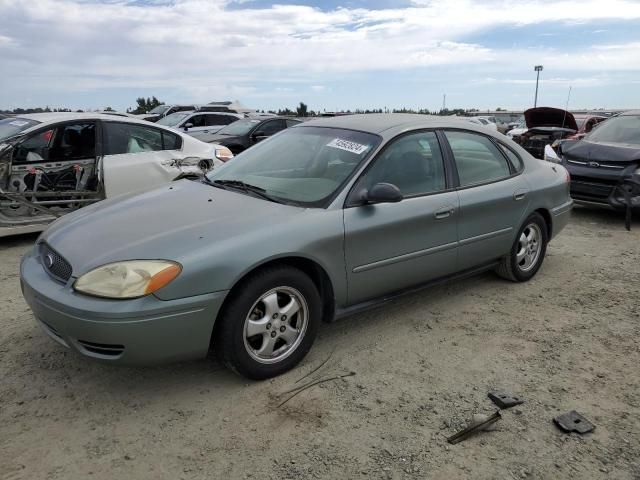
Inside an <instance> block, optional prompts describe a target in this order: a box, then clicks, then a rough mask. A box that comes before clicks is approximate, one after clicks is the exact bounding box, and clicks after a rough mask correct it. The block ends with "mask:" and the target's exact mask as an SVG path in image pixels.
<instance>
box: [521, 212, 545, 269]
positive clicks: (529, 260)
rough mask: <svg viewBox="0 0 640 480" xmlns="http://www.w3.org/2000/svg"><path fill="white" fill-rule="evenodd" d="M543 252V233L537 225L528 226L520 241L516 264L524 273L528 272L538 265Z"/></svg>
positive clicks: (523, 231)
mask: <svg viewBox="0 0 640 480" xmlns="http://www.w3.org/2000/svg"><path fill="white" fill-rule="evenodd" d="M541 251H542V232H541V231H540V227H539V226H538V225H536V224H535V223H530V224H529V225H527V226H526V227H525V228H524V229H523V230H522V233H521V234H520V238H519V239H518V252H517V253H516V263H517V264H518V268H519V269H520V270H521V271H523V272H528V271H529V270H531V269H532V268H534V267H535V265H536V264H537V263H538V258H540V252H541Z"/></svg>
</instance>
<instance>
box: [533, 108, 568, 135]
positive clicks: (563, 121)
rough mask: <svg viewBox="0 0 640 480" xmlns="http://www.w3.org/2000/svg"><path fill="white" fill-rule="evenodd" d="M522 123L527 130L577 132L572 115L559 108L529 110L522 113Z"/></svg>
mask: <svg viewBox="0 0 640 480" xmlns="http://www.w3.org/2000/svg"><path fill="white" fill-rule="evenodd" d="M524 121H525V122H526V124H527V128H529V129H539V128H540V127H542V128H548V127H555V128H562V129H569V130H573V131H576V130H578V124H577V123H576V119H575V117H574V116H573V114H572V113H571V112H567V111H566V110H562V109H561V108H551V107H538V108H530V109H529V110H527V111H526V112H524Z"/></svg>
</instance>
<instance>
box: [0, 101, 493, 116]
mask: <svg viewBox="0 0 640 480" xmlns="http://www.w3.org/2000/svg"><path fill="white" fill-rule="evenodd" d="M159 105H164V102H162V101H160V100H158V98H157V97H155V96H152V97H146V98H145V97H138V98H136V106H135V107H133V108H127V113H132V114H142V113H148V112H150V111H151V110H153V109H154V108H156V107H158V106H159ZM502 110H503V109H501V108H497V109H496V112H499V111H502ZM72 111H75V112H78V113H82V112H83V111H84V110H71V109H69V108H53V109H52V108H49V107H48V106H47V107H44V108H41V107H37V108H14V109H13V110H0V113H7V114H14V115H20V114H27V113H48V112H72ZM102 111H106V112H113V111H114V110H113V109H112V108H111V107H106V108H105V109H104V110H102ZM257 112H259V113H272V114H274V115H282V116H291V117H318V116H322V115H327V114H347V115H348V114H354V113H355V114H357V113H361V114H362V113H417V114H421V115H447V116H448V115H460V116H464V115H469V114H471V113H475V112H479V110H478V109H477V108H453V109H448V108H443V109H440V110H437V111H436V110H429V109H428V108H419V109H414V108H405V107H403V108H392V109H389V108H387V107H384V108H373V109H369V108H367V109H360V108H357V109H355V110H340V111H335V112H327V111H326V110H322V111H320V110H317V111H316V110H309V107H308V106H307V104H305V103H304V102H300V104H299V105H298V106H297V107H296V108H295V109H290V108H289V107H285V108H280V109H278V110H266V111H265V110H257Z"/></svg>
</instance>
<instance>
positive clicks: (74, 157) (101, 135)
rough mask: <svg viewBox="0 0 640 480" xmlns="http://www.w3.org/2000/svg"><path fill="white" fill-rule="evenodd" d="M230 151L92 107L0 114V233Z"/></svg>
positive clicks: (166, 178) (150, 183)
mask: <svg viewBox="0 0 640 480" xmlns="http://www.w3.org/2000/svg"><path fill="white" fill-rule="evenodd" d="M231 157H232V154H231V152H230V151H229V150H228V149H227V148H225V147H222V146H220V145H213V144H206V143H203V142H200V141H198V140H196V139H194V138H192V137H190V136H189V135H185V134H184V133H181V132H175V131H172V130H170V129H168V128H166V127H162V126H156V125H152V124H150V123H148V122H144V121H141V120H136V119H132V118H128V117H119V116H114V115H106V114H100V113H39V114H31V115H21V116H19V117H13V118H7V119H4V120H0V237H1V236H7V235H14V234H18V233H26V232H35V231H41V230H43V229H44V228H45V227H46V225H47V224H49V223H51V222H52V221H53V220H55V219H56V218H58V217H60V216H62V215H64V214H67V213H69V212H72V211H74V210H76V209H78V208H80V207H83V206H85V205H88V204H90V203H94V202H97V201H99V200H102V199H104V198H112V197H116V196H118V195H122V194H126V193H131V192H138V191H142V190H145V189H148V188H152V187H155V186H159V185H163V184H165V183H168V182H171V181H172V180H175V179H178V178H182V177H190V178H197V177H201V176H202V175H204V173H206V172H208V171H209V170H211V169H212V168H213V167H214V166H215V165H222V163H223V161H225V160H228V159H229V158H231Z"/></svg>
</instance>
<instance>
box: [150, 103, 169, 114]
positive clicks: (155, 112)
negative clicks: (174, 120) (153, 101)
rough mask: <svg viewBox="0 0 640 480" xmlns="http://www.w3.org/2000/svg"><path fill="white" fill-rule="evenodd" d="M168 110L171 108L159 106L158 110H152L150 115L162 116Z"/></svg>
mask: <svg viewBox="0 0 640 480" xmlns="http://www.w3.org/2000/svg"><path fill="white" fill-rule="evenodd" d="M167 110H169V106H168V105H158V106H157V107H156V108H154V109H153V110H151V111H150V112H149V113H150V114H152V115H162V114H163V113H164V112H166V111H167Z"/></svg>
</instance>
